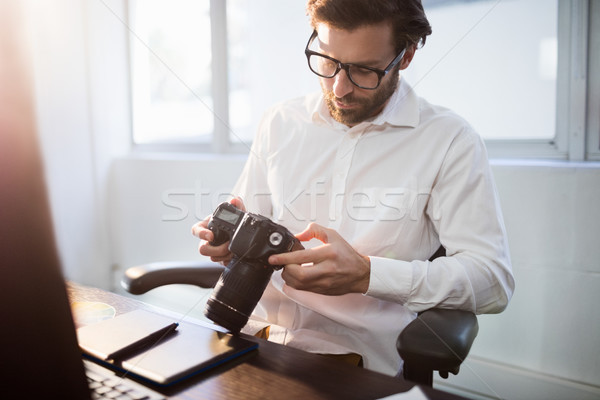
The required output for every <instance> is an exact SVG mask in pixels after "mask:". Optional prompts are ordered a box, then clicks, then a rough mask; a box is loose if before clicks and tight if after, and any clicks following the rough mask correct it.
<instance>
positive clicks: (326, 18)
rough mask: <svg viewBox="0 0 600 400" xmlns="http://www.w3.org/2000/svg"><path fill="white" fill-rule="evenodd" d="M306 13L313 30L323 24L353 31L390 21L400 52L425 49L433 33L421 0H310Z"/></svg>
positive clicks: (396, 45) (397, 48)
mask: <svg viewBox="0 0 600 400" xmlns="http://www.w3.org/2000/svg"><path fill="white" fill-rule="evenodd" d="M306 11H307V14H308V16H309V17H310V22H311V25H312V26H313V28H316V26H317V24H318V23H321V22H322V23H325V24H327V25H331V26H332V27H334V28H337V29H343V30H347V31H352V30H354V29H356V28H358V27H360V26H363V25H371V24H377V23H381V22H386V21H387V22H389V23H391V25H392V27H393V31H394V42H395V43H394V45H395V47H396V50H397V51H400V50H402V49H403V48H405V47H408V46H410V45H415V46H423V45H424V44H425V39H426V38H427V36H428V35H430V34H431V26H430V25H429V21H428V20H427V17H426V16H425V11H424V10H423V5H422V4H421V0H308V2H307V4H306Z"/></svg>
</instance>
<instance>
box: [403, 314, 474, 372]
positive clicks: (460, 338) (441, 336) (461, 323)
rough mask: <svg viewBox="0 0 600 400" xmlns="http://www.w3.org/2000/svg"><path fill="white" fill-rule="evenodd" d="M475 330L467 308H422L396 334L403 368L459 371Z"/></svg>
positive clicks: (472, 316)
mask: <svg viewBox="0 0 600 400" xmlns="http://www.w3.org/2000/svg"><path fill="white" fill-rule="evenodd" d="M478 331H479V325H478V324H477V317H476V316H475V314H473V313H471V312H469V311H462V310H446V309H431V310H427V311H424V312H423V313H421V314H420V315H419V316H418V317H417V319H415V320H414V321H412V322H411V323H410V324H408V326H407V327H406V328H405V329H404V330H403V331H402V332H401V333H400V335H399V336H398V341H397V349H398V353H399V354H400V356H401V357H402V359H403V360H404V363H405V372H406V371H407V370H412V371H414V370H419V371H425V370H429V371H439V372H440V375H441V376H442V377H444V378H447V377H448V372H452V373H453V374H455V375H456V374H458V371H459V369H460V364H461V363H462V362H463V361H464V359H465V358H466V357H467V355H468V354H469V350H470V349H471V345H472V344H473V340H475V337H476V336H477V332H478ZM412 371H409V372H412ZM405 376H406V375H405Z"/></svg>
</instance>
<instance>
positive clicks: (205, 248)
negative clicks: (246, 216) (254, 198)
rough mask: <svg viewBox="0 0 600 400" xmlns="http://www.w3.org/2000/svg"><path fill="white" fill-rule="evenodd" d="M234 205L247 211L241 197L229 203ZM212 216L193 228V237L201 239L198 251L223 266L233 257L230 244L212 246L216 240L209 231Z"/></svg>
mask: <svg viewBox="0 0 600 400" xmlns="http://www.w3.org/2000/svg"><path fill="white" fill-rule="evenodd" d="M229 202H230V203H231V204H232V205H234V206H235V207H237V208H239V209H240V210H242V211H246V207H245V206H244V202H243V201H242V199H240V198H239V197H235V198H233V199H231V200H230V201H229ZM210 217H211V216H210V215H209V216H208V217H206V218H204V220H202V221H200V222H198V223H197V224H195V225H194V226H192V235H194V236H196V237H198V238H200V239H201V240H202V241H201V242H200V245H199V246H198V251H199V252H200V254H202V255H203V256H208V257H210V259H211V260H212V261H213V262H220V263H222V264H223V265H226V264H228V263H229V261H230V260H231V258H232V257H233V255H232V254H231V252H230V251H229V242H225V243H223V244H222V245H220V246H211V245H210V242H212V241H213V240H214V239H215V235H214V234H213V233H212V231H211V230H210V229H208V222H209V221H210Z"/></svg>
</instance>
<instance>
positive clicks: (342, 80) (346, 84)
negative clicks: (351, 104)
mask: <svg viewBox="0 0 600 400" xmlns="http://www.w3.org/2000/svg"><path fill="white" fill-rule="evenodd" d="M333 79H335V80H334V82H333V94H334V95H335V97H337V98H342V97H344V96H345V95H347V94H350V93H352V91H353V90H354V84H353V83H352V82H351V81H350V78H348V74H347V73H346V71H345V70H343V69H342V70H341V71H340V72H338V74H337V75H336V76H334V77H333Z"/></svg>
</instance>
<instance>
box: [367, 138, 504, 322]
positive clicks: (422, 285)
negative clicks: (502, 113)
mask: <svg viewBox="0 0 600 400" xmlns="http://www.w3.org/2000/svg"><path fill="white" fill-rule="evenodd" d="M426 215H427V218H429V219H430V221H431V222H432V224H433V226H434V228H435V229H436V231H437V232H438V235H439V239H440V243H441V244H442V245H443V246H444V247H445V249H446V256H445V257H439V258H437V259H435V260H434V261H426V260H408V261H402V260H394V259H388V258H382V257H370V259H371V275H370V283H369V289H368V291H367V292H366V293H365V294H366V295H369V296H373V297H376V298H380V299H383V300H387V301H392V302H397V303H400V304H403V305H404V306H406V307H407V308H409V309H410V310H412V311H414V312H420V311H424V310H427V309H429V308H434V307H439V308H453V309H464V310H469V311H472V312H475V313H477V314H481V313H496V312H501V311H502V310H503V309H504V308H505V307H506V305H507V304H508V301H509V300H510V298H511V296H512V293H513V290H514V279H513V275H512V268H511V264H510V255H509V250H508V243H507V237H506V232H505V228H504V222H503V217H502V213H501V210H500V204H499V200H498V195H497V191H496V187H495V184H494V182H493V176H492V173H491V169H490V167H489V164H488V160H487V153H486V150H485V146H484V144H483V142H482V140H481V139H480V138H479V136H478V135H476V134H474V133H473V134H464V135H459V136H458V137H457V138H456V139H455V140H454V141H453V142H452V144H451V146H450V147H449V149H448V152H447V154H446V157H445V159H444V162H443V163H442V167H441V169H440V171H439V175H438V178H437V180H436V183H435V185H434V187H433V189H432V192H431V196H430V199H429V204H428V206H427V208H426Z"/></svg>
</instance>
